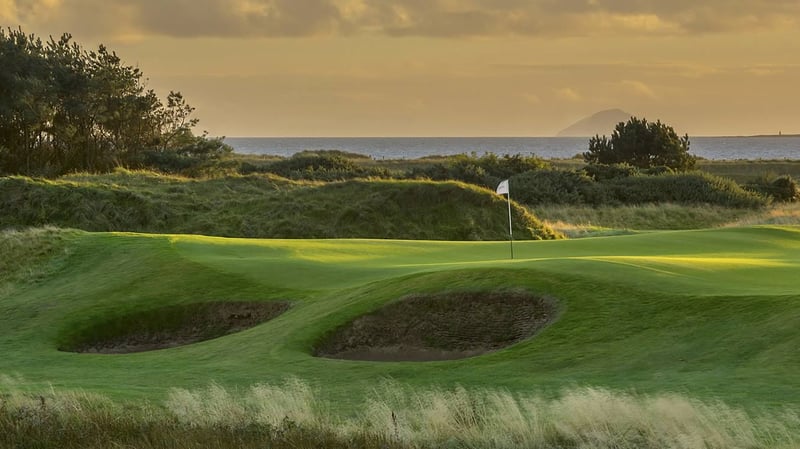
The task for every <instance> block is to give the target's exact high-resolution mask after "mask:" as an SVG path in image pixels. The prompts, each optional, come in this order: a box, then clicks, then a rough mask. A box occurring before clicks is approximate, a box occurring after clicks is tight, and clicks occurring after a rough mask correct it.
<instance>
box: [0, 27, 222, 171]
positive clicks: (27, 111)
mask: <svg viewBox="0 0 800 449" xmlns="http://www.w3.org/2000/svg"><path fill="white" fill-rule="evenodd" d="M142 78H143V75H142V72H141V71H140V70H139V69H138V68H136V67H133V66H129V65H126V64H124V63H123V62H122V60H121V59H120V57H119V56H117V54H116V53H114V52H112V51H110V50H108V49H107V48H106V47H105V46H103V45H101V46H100V47H99V48H98V49H97V50H96V51H86V50H84V49H83V48H81V47H80V46H79V45H78V44H76V43H74V42H73V41H72V36H70V35H69V34H64V35H63V36H62V37H61V38H59V39H57V40H56V39H53V38H50V40H49V41H47V42H43V41H42V40H41V39H39V38H37V37H35V36H34V35H27V34H25V33H23V32H22V30H21V29H17V30H13V29H8V30H4V29H0V174H3V173H13V174H25V175H42V176H55V175H60V174H63V173H66V172H71V171H90V172H103V171H108V170H111V169H113V168H114V167H117V166H124V167H132V168H136V167H142V166H147V164H148V161H153V160H155V159H160V160H164V159H167V160H170V161H173V162H171V164H172V165H173V166H174V165H176V164H177V165H180V166H181V167H184V168H185V167H186V166H187V165H192V164H197V163H202V162H204V161H206V160H208V159H212V158H218V157H219V156H221V155H223V154H225V153H227V152H230V151H231V150H230V147H228V146H227V145H225V144H224V143H222V141H221V140H219V139H208V138H207V137H206V135H205V134H203V135H202V136H195V135H194V134H193V133H192V129H193V128H194V126H195V125H197V119H195V118H192V117H191V114H192V112H193V111H194V108H193V107H191V106H189V105H188V104H187V103H186V101H185V100H184V98H183V96H182V95H181V94H180V93H179V92H170V94H169V96H168V97H167V103H166V104H163V103H162V102H161V100H159V98H158V96H157V95H156V94H155V93H154V92H153V91H152V90H150V89H146V88H145V85H144V82H143V79H142ZM153 153H158V155H159V157H158V158H153V157H152V155H153ZM176 161H177V162H176ZM157 168H158V167H157Z"/></svg>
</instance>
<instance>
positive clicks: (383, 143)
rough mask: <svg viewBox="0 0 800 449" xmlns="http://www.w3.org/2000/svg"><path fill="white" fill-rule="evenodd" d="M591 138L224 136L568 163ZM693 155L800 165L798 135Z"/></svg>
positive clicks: (305, 147) (284, 149)
mask: <svg viewBox="0 0 800 449" xmlns="http://www.w3.org/2000/svg"><path fill="white" fill-rule="evenodd" d="M589 139H590V137H226V138H225V142H226V143H227V144H228V145H230V146H231V147H233V149H234V151H235V152H237V153H242V154H262V155H276V156H284V157H289V156H291V155H293V154H295V153H299V152H301V151H322V150H339V151H347V152H352V153H358V154H363V155H365V156H369V157H371V158H373V159H417V158H421V157H426V156H449V155H455V154H469V153H473V152H474V153H476V154H479V155H482V154H486V153H495V154H522V155H535V156H538V157H541V158H544V159H569V158H572V157H575V156H578V155H580V154H581V153H583V152H586V151H587V148H588V144H589ZM689 152H690V153H691V154H693V155H695V156H698V157H701V158H704V159H711V160H800V135H782V136H742V137H736V136H734V137H694V138H690V147H689Z"/></svg>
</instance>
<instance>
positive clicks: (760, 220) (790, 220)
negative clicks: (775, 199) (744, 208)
mask: <svg viewBox="0 0 800 449" xmlns="http://www.w3.org/2000/svg"><path fill="white" fill-rule="evenodd" d="M728 225H729V226H753V225H800V203H781V204H778V205H775V206H773V207H771V208H770V209H768V210H765V211H760V212H755V213H751V214H749V215H746V216H744V217H742V218H740V219H738V220H735V221H733V222H731V223H729V224H728Z"/></svg>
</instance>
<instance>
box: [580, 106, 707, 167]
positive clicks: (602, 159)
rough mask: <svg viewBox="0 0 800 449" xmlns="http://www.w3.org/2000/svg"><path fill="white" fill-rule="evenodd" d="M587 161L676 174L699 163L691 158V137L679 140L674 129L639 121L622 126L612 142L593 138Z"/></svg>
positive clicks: (618, 127)
mask: <svg viewBox="0 0 800 449" xmlns="http://www.w3.org/2000/svg"><path fill="white" fill-rule="evenodd" d="M583 159H584V160H585V161H586V162H587V163H590V164H591V163H594V164H621V163H627V164H630V165H632V166H634V167H639V168H651V167H659V166H661V167H669V168H671V169H673V170H676V171H686V170H691V169H693V168H694V165H695V161H696V159H695V157H694V156H692V155H691V154H689V136H688V135H684V136H683V137H679V136H678V134H676V133H675V130H674V129H672V127H671V126H667V125H665V124H663V123H661V122H660V121H656V122H648V121H647V120H646V119H638V118H636V117H631V119H630V120H628V121H627V122H620V123H618V124H617V126H616V128H615V129H614V132H613V133H611V138H610V139H609V138H607V137H606V136H602V137H600V136H595V137H592V139H591V140H589V151H588V152H586V153H583Z"/></svg>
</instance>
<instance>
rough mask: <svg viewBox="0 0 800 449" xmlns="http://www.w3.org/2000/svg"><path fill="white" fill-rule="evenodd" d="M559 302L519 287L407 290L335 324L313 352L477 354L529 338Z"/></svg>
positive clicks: (386, 356)
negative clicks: (437, 291) (414, 292)
mask: <svg viewBox="0 0 800 449" xmlns="http://www.w3.org/2000/svg"><path fill="white" fill-rule="evenodd" d="M557 306H558V305H557V303H556V301H555V300H553V299H551V298H546V297H541V296H535V295H532V294H530V293H528V292H524V291H517V290H513V291H498V292H455V293H440V294H432V295H412V296H407V297H404V298H402V299H400V300H397V301H394V302H392V303H389V304H388V305H386V306H384V307H383V308H381V309H379V310H377V311H375V312H372V313H370V314H368V315H364V316H361V317H359V318H357V319H355V320H354V321H352V322H350V323H348V324H346V325H344V326H342V327H341V328H339V329H336V330H335V331H334V332H332V333H331V334H330V335H328V336H327V337H325V338H324V339H323V340H322V341H321V342H320V343H319V344H318V345H317V347H316V349H315V351H314V355H315V356H318V357H327V358H337V359H350V360H371V361H434V360H451V359H461V358H466V357H473V356H476V355H480V354H484V353H487V352H491V351H496V350H498V349H502V348H505V347H507V346H510V345H512V344H514V343H517V342H520V341H522V340H524V339H526V338H530V337H531V336H533V335H534V334H536V333H537V332H538V331H540V330H541V329H542V328H544V327H546V326H547V325H548V324H550V323H551V322H553V321H554V320H555V319H556V317H557V315H558V307H557Z"/></svg>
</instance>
